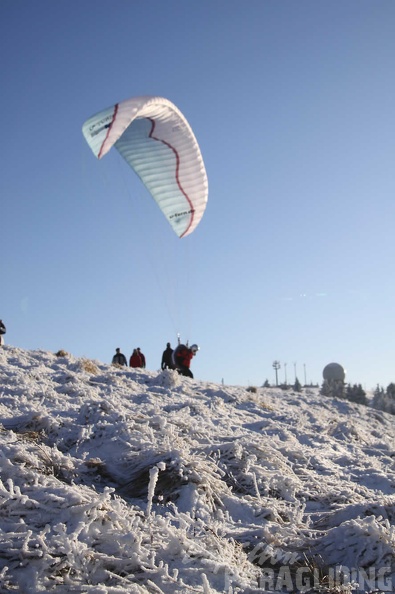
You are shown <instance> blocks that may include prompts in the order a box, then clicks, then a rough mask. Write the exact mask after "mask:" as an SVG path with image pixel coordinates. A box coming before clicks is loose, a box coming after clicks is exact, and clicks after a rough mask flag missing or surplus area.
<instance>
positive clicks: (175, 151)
mask: <svg viewBox="0 0 395 594" xmlns="http://www.w3.org/2000/svg"><path fill="white" fill-rule="evenodd" d="M114 119H115V117H114ZM147 119H148V120H149V121H150V122H151V125H152V128H151V131H150V133H149V135H148V137H149V138H152V139H153V140H157V141H158V142H161V143H162V144H165V145H166V146H168V147H169V149H171V150H172V151H173V153H174V154H175V157H176V181H177V185H178V187H179V188H180V190H181V192H182V193H183V194H184V196H185V198H186V199H187V200H188V204H189V206H190V207H191V220H190V221H189V225H188V227H187V229H186V230H185V231H184V233H183V234H182V235H180V238H181V237H184V235H186V234H187V233H188V231H189V229H190V227H191V225H192V222H193V219H194V215H195V209H194V208H193V204H192V202H191V200H190V199H189V197H188V194H187V193H186V192H185V191H184V188H183V187H182V185H181V182H180V178H179V171H180V157H179V155H178V152H177V150H176V149H175V148H174V146H172V145H171V144H170V143H168V142H166V140H162V139H161V138H157V137H156V136H154V135H153V133H154V129H155V121H154V120H152V119H151V118H147ZM113 121H114V120H113Z"/></svg>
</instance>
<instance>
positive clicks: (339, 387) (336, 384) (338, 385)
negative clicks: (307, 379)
mask: <svg viewBox="0 0 395 594" xmlns="http://www.w3.org/2000/svg"><path fill="white" fill-rule="evenodd" d="M320 394H322V395H323V396H329V398H344V397H345V389H344V382H342V381H339V380H324V381H323V382H322V386H321V390H320Z"/></svg>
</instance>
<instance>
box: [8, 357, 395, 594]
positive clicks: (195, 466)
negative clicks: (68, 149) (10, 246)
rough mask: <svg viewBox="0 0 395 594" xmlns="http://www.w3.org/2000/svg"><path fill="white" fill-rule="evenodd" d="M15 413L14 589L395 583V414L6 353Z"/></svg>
mask: <svg viewBox="0 0 395 594" xmlns="http://www.w3.org/2000/svg"><path fill="white" fill-rule="evenodd" d="M0 422H1V426H0V440H1V454H0V592H9V591H11V592H12V591H15V592H20V593H35V592H51V591H53V592H57V593H59V594H63V593H65V594H66V593H69V592H81V593H82V592H89V593H91V594H130V593H132V594H134V593H164V594H172V593H179V594H181V593H189V592H202V593H204V594H208V593H214V592H227V593H228V594H229V593H232V594H233V593H235V592H246V593H247V594H252V593H255V592H276V591H280V590H281V588H282V587H284V591H287V590H288V591H292V592H297V591H300V590H303V589H305V590H309V591H311V592H327V593H330V594H335V593H340V592H343V593H348V592H352V591H358V590H356V589H355V587H354V586H352V582H353V581H354V582H355V580H358V579H360V580H361V587H360V588H359V591H361V592H369V591H371V590H373V589H374V588H376V587H378V591H392V590H393V588H392V586H391V581H392V582H393V583H394V585H395V574H394V567H393V558H394V550H395V533H394V528H393V525H394V519H395V497H394V493H395V465H394V456H395V449H394V447H395V441H394V438H395V427H394V417H392V416H391V415H389V414H387V413H384V412H381V411H378V410H374V409H372V408H370V407H366V406H361V405H357V404H353V403H350V402H347V401H344V400H336V399H334V400H332V399H330V398H328V397H325V396H321V395H320V394H319V390H318V389H313V388H310V389H305V390H303V391H302V392H301V393H298V394H297V393H293V392H292V391H288V392H284V391H282V390H280V389H274V388H257V389H256V391H255V390H253V391H251V390H247V389H246V388H243V387H237V386H233V387H232V386H219V385H216V384H208V383H203V382H199V381H195V380H191V379H189V378H182V377H180V376H178V375H177V374H176V373H175V372H172V371H169V370H166V371H158V372H150V371H146V370H130V369H126V368H123V369H121V368H116V367H111V366H108V365H104V364H102V363H100V362H98V361H94V362H93V361H88V360H86V359H75V358H74V357H73V356H72V355H70V354H68V353H66V352H62V353H61V354H59V353H57V354H56V355H55V354H52V353H48V352H42V351H35V352H28V351H23V350H21V349H18V348H13V347H9V346H5V347H3V348H1V349H0ZM341 566H342V567H341ZM347 571H348V572H349V575H347ZM336 572H337V573H336ZM364 572H365V573H364ZM380 572H381V573H380ZM340 574H342V576H343V578H344V576H345V579H343V578H342V579H343V582H344V583H343V582H341V580H340V577H339V575H340ZM334 576H338V577H339V579H338V580H337V581H336V579H337V578H336V579H335V577H334ZM361 576H362V578H365V577H366V579H362V578H361ZM302 578H303V580H302ZM302 582H303V583H302ZM307 582H308V586H307V585H306V584H307ZM387 586H388V587H389V588H390V589H389V590H388V589H386V588H387ZM358 587H359V586H358ZM380 588H381V589H380Z"/></svg>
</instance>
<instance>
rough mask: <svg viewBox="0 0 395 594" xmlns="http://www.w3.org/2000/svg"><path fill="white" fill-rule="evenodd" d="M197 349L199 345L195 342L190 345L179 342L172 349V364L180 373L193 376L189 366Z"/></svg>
mask: <svg viewBox="0 0 395 594" xmlns="http://www.w3.org/2000/svg"><path fill="white" fill-rule="evenodd" d="M198 350H199V347H198V345H197V344H193V345H192V346H191V347H188V346H185V344H179V345H178V347H176V349H175V350H174V351H173V361H174V365H175V368H176V369H177V371H178V373H179V374H180V375H185V376H186V377H191V378H193V373H192V371H191V370H190V366H191V361H192V359H193V357H194V356H195V355H196V353H197V352H198Z"/></svg>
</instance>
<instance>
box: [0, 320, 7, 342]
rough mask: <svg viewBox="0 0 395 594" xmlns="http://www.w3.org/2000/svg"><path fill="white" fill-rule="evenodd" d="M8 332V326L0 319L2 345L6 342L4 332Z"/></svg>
mask: <svg viewBox="0 0 395 594" xmlns="http://www.w3.org/2000/svg"><path fill="white" fill-rule="evenodd" d="M5 333H6V328H5V325H4V322H3V320H0V346H1V345H2V344H4V337H3V336H4V334H5Z"/></svg>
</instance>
